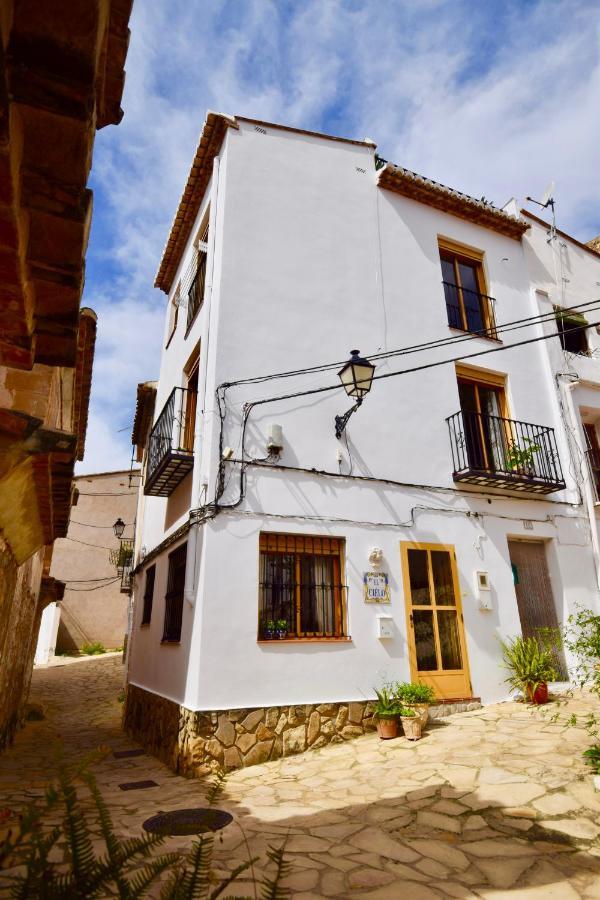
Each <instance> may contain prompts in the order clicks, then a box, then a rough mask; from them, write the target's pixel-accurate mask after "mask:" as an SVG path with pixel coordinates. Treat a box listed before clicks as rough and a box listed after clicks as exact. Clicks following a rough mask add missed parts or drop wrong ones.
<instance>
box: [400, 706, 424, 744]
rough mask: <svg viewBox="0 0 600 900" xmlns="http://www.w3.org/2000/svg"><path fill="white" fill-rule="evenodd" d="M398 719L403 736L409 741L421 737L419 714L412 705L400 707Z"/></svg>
mask: <svg viewBox="0 0 600 900" xmlns="http://www.w3.org/2000/svg"><path fill="white" fill-rule="evenodd" d="M400 721H401V722H402V730H403V731H404V736H405V737H406V738H408V740H409V741H418V740H419V738H420V737H421V715H420V713H419V712H418V711H417V710H416V709H414V708H413V707H412V706H401V707H400Z"/></svg>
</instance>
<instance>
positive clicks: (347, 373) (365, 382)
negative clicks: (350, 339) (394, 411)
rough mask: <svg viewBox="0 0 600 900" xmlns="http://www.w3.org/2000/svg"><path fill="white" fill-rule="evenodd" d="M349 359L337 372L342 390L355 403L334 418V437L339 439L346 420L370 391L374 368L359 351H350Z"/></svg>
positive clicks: (346, 422)
mask: <svg viewBox="0 0 600 900" xmlns="http://www.w3.org/2000/svg"><path fill="white" fill-rule="evenodd" d="M350 354H351V357H350V359H349V360H348V362H347V363H346V365H345V366H344V367H343V368H342V369H340V371H339V372H338V378H339V379H340V381H341V382H342V384H343V385H344V389H345V391H346V393H347V394H348V396H349V397H355V398H356V403H355V404H354V406H352V407H351V408H350V409H349V410H348V412H346V413H344V415H343V416H336V417H335V436H336V438H338V439H339V438H341V436H342V435H343V433H344V429H345V427H346V425H347V424H348V419H349V418H350V416H351V415H352V413H354V412H356V410H357V409H358V407H359V406H360V405H361V403H362V402H363V400H364V398H365V397H366V396H367V394H368V393H369V391H370V390H371V384H372V382H373V372H374V371H375V366H374V365H373V363H370V362H369V360H368V359H363V358H362V357H361V356H360V350H351V351H350Z"/></svg>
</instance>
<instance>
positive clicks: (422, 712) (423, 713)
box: [404, 703, 429, 728]
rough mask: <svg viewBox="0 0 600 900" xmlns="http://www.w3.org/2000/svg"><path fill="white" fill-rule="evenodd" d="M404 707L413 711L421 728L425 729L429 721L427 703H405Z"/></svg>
mask: <svg viewBox="0 0 600 900" xmlns="http://www.w3.org/2000/svg"><path fill="white" fill-rule="evenodd" d="M404 705H405V706H408V708H409V709H414V711H415V712H416V714H417V716H418V718H419V721H420V722H421V728H425V726H426V725H427V722H428V720H429V703H405V704H404Z"/></svg>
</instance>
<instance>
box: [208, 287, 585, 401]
mask: <svg viewBox="0 0 600 900" xmlns="http://www.w3.org/2000/svg"><path fill="white" fill-rule="evenodd" d="M599 304H600V299H596V300H587V301H585V302H582V303H578V304H575V305H574V306H570V307H563V310H564V312H581V311H582V310H584V311H586V312H593V311H595V310H597V309H599V308H600V306H599ZM555 318H556V316H555V313H554V310H550V311H549V312H546V313H537V314H536V315H534V316H526V317H524V318H522V319H514V320H513V321H511V322H506V323H505V324H504V325H500V326H498V327H497V328H496V329H495V333H496V334H504V333H507V332H511V331H516V330H518V329H520V328H525V327H527V326H528V325H540V324H544V323H545V322H547V321H553V320H554V319H555ZM584 327H586V328H589V327H590V324H587V325H586V326H584ZM569 330H573V329H569ZM482 337H483V338H489V329H485V330H482V331H476V332H469V334H464V335H463V334H461V335H456V336H452V337H443V338H437V339H435V340H431V341H425V342H423V343H421V344H412V345H408V346H406V347H401V348H399V349H397V350H389V351H384V352H382V353H373V354H368V359H369V360H371V361H372V360H378V359H379V360H381V359H391V358H394V357H396V356H404V355H408V354H411V353H419V352H421V351H423V350H430V349H435V348H436V347H444V346H453V345H454V344H461V343H464V342H465V341H472V340H475V339H478V338H482ZM552 337H556V335H552ZM346 362H347V360H341V361H338V362H331V363H322V364H320V365H316V366H308V367H306V368H304V369H292V370H289V371H286V372H275V373H273V374H270V375H257V376H254V377H252V378H240V379H237V380H235V381H227V382H223V384H222V385H220V387H222V388H229V387H233V386H237V385H241V384H258V383H261V382H263V381H271V380H274V379H278V378H292V377H297V376H299V375H308V374H310V373H313V372H325V371H329V370H330V369H337V368H339V367H340V366H344V365H345V364H346Z"/></svg>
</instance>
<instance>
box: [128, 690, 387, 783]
mask: <svg viewBox="0 0 600 900" xmlns="http://www.w3.org/2000/svg"><path fill="white" fill-rule="evenodd" d="M124 727H125V729H126V731H127V732H128V733H129V734H131V736H132V737H134V738H136V739H137V740H139V741H140V743H142V744H144V746H145V747H147V749H148V750H149V751H150V752H151V753H153V754H154V755H155V756H157V757H158V758H159V759H162V760H163V762H166V763H167V764H168V765H170V766H171V767H172V768H173V769H175V771H177V772H179V773H181V774H185V775H196V776H197V775H205V774H208V773H209V772H213V771H216V770H219V769H225V770H231V769H239V768H241V767H243V766H252V765H257V764H259V763H263V762H266V761H267V760H269V759H278V758H279V757H281V756H293V755H295V754H297V753H303V752H304V751H305V750H316V749H317V748H319V747H324V746H325V744H332V743H339V742H341V741H346V740H351V739H352V738H355V737H360V736H361V735H363V734H366V733H367V732H369V731H373V730H374V729H375V727H376V726H375V721H374V719H373V714H372V711H371V707H370V704H369V703H368V702H366V701H365V702H357V703H318V704H302V705H296V706H271V707H268V708H255V709H233V710H219V711H216V712H192V711H191V710H188V709H185V708H184V707H180V706H178V705H177V704H176V703H173V702H172V701H171V700H166V699H165V698H164V697H158V696H157V695H156V694H152V693H150V692H149V691H145V690H143V689H142V688H139V687H136V686H135V685H129V687H128V690H127V700H126V704H125V711H124Z"/></svg>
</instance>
